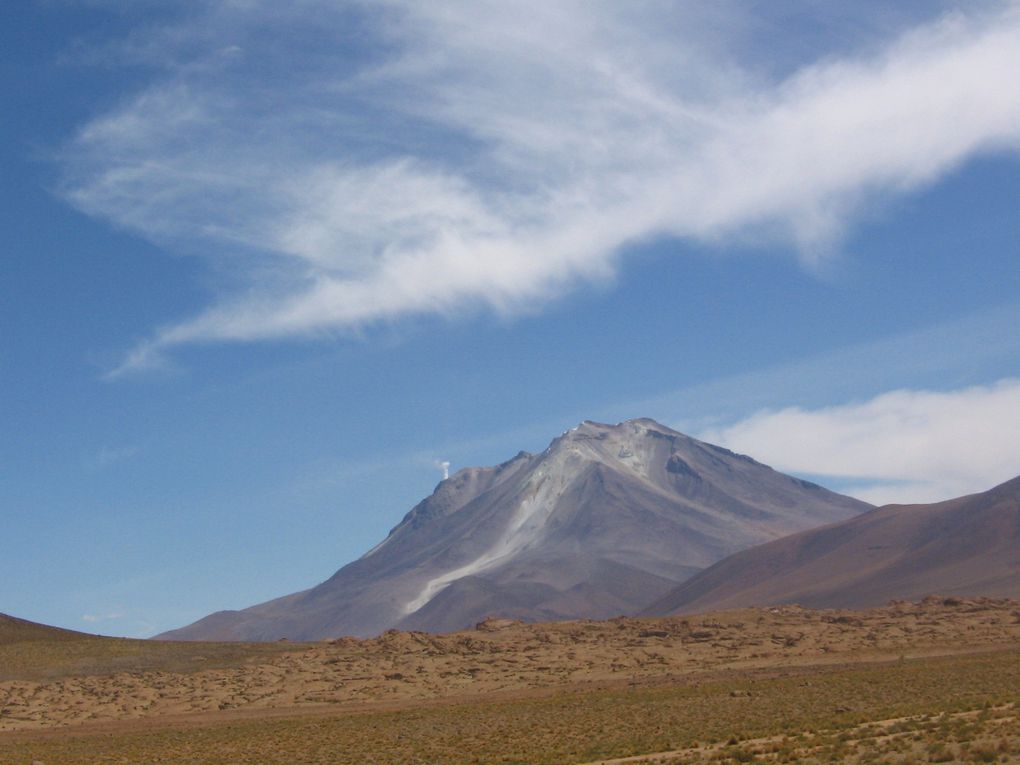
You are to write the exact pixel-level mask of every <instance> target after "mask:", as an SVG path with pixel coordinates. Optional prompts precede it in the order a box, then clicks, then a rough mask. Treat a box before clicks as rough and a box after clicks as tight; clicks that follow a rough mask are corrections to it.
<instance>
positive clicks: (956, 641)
mask: <svg viewBox="0 0 1020 765" xmlns="http://www.w3.org/2000/svg"><path fill="white" fill-rule="evenodd" d="M71 634H73V633H71ZM96 641H97V639H96V638H89V637H86V636H82V638H81V640H80V641H74V640H70V641H69V640H67V639H66V637H64V636H61V638H60V639H59V640H54V641H53V642H52V644H50V645H49V646H44V648H40V647H39V643H38V641H36V642H35V644H34V645H35V647H34V649H33V653H32V655H33V656H35V657H36V658H35V660H34V663H33V664H31V665H30V666H29V667H27V668H26V669H25V670H24V672H23V673H22V674H23V676H22V677H20V678H19V677H18V671H17V661H18V660H17V657H18V656H19V655H21V656H24V655H25V653H24V645H25V644H24V643H19V642H17V641H15V642H10V643H7V644H4V645H0V659H3V661H2V662H0V666H2V667H3V668H4V671H5V677H6V678H7V679H4V680H3V681H2V682H0V730H3V731H15V730H28V729H46V728H59V727H63V726H69V725H75V726H77V725H82V724H86V725H87V724H95V723H97V722H103V721H121V720H128V719H137V718H159V717H165V716H168V715H194V714H199V715H203V714H205V715H208V714H210V713H211V714H214V715H215V714H221V713H225V712H230V711H235V712H242V713H244V712H247V713H254V714H258V713H261V712H266V711H271V710H276V711H278V712H288V713H295V714H296V713H301V712H302V711H303V710H319V709H322V708H324V707H326V708H330V709H333V710H351V709H356V708H360V707H368V708H374V707H378V706H379V705H384V706H385V705H387V704H390V705H392V704H398V705H400V704H405V703H412V702H419V701H425V700H443V699H446V700H449V699H459V700H463V699H465V698H468V697H478V698H486V699H493V698H499V697H501V696H505V697H514V696H519V695H520V694H522V693H524V694H528V693H534V692H555V691H558V690H564V689H570V690H571V691H577V690H579V689H580V690H584V691H590V690H595V689H599V688H612V687H619V686H623V687H630V686H636V685H641V684H646V683H649V682H654V683H661V682H686V681H689V680H690V679H692V678H697V677H699V676H707V675H710V674H712V673H713V672H719V671H723V670H725V671H742V670H748V671H751V670H767V669H770V668H776V667H784V668H793V667H808V666H820V665H838V664H846V663H860V662H869V661H888V660H890V659H895V660H899V659H901V658H903V659H906V658H914V657H925V656H934V655H947V654H950V655H951V654H954V653H967V652H974V651H982V650H993V649H998V648H1002V647H1016V646H1020V603H1017V602H1015V601H1009V600H989V599H971V600H961V599H954V598H949V599H943V598H936V597H932V598H928V599H926V600H925V601H922V602H920V603H915V604H909V603H900V604H894V605H890V606H888V607H885V608H878V609H872V610H867V611H857V612H854V611H813V610H807V609H803V608H800V607H796V606H787V607H782V608H766V609H746V610H739V611H731V612H725V613H719V614H713V615H707V616H698V617H689V618H681V617H670V618H659V619H629V618H619V619H613V620H609V621H603V622H595V621H579V622H564V623H554V624H537V625H535V624H522V623H515V622H511V621H508V620H489V621H487V622H484V623H482V624H480V625H479V626H478V627H477V628H476V629H474V630H470V631H465V632H459V633H452V634H446V635H433V634H426V633H419V632H396V631H391V632H388V633H386V634H384V635H382V636H381V637H379V638H374V639H368V640H357V639H354V638H343V639H339V640H334V641H327V642H321V643H314V644H286V643H276V644H269V645H267V644H255V645H252V646H248V647H245V646H242V645H240V644H236V643H233V644H230V643H228V644H202V643H186V644H181V643H160V642H149V641H118V642H119V643H120V644H121V646H122V648H121V649H120V651H121V653H117V652H116V651H113V650H112V649H104V650H106V651H107V652H108V654H109V656H108V658H107V660H106V662H105V665H104V664H102V663H101V662H100V663H97V662H93V664H92V665H91V666H90V667H89V668H88V669H86V670H85V671H83V672H82V673H80V674H74V672H73V665H72V666H71V668H69V665H68V663H67V662H66V661H65V660H63V659H61V657H64V656H67V655H68V652H69V651H70V652H71V653H75V651H74V649H73V646H75V644H76V642H77V643H80V642H85V643H86V644H89V643H91V644H95V643H96ZM99 642H100V643H102V641H101V640H99ZM246 648H250V649H251V651H252V653H250V654H249V655H248V656H247V657H243V650H245V649H246ZM128 649H130V650H131V651H133V652H134V659H133V661H135V662H136V664H137V665H138V669H136V670H134V671H118V662H123V658H122V655H123V652H124V651H127V650H128ZM239 649H241V650H242V653H237V652H238V650H239ZM90 650H91V651H92V653H93V654H95V652H96V651H97V650H98V648H96V647H93V648H92V649H90ZM168 650H170V651H171V652H170V653H167V651H168ZM47 651H48V652H49V654H50V659H49V661H50V663H51V664H52V665H53V666H54V667H55V668H56V669H54V670H53V671H54V673H55V674H58V675H62V676H58V677H55V678H54V679H50V680H47V679H43V678H41V677H40V673H39V662H40V661H41V660H42V659H41V658H40V657H45V656H46V654H47ZM139 651H140V652H141V653H142V654H146V652H148V653H147V654H146V655H147V656H148V658H147V659H144V656H142V658H139ZM224 651H228V652H229V651H234V652H235V653H234V654H231V653H224ZM19 652H20V653H19ZM187 652H190V653H187ZM160 656H162V657H163V658H162V659H161V658H160ZM80 658H81V657H80V656H79V657H78V659H77V660H76V661H79V662H80ZM143 659H144V660H143ZM62 661H63V663H61V662H62ZM203 665H206V666H208V665H214V668H203ZM60 667H63V669H62V670H61V669H59V668H60ZM58 670H59V671H58Z"/></svg>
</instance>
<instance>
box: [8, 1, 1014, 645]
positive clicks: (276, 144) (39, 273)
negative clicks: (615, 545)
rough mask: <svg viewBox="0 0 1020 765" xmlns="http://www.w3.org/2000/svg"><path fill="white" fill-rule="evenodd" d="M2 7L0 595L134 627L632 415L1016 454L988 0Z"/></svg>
mask: <svg viewBox="0 0 1020 765" xmlns="http://www.w3.org/2000/svg"><path fill="white" fill-rule="evenodd" d="M281 5H282V4H277V3H269V2H259V1H257V0H252V1H250V2H189V3H182V4H179V5H173V4H157V3H149V2H140V3H131V4H123V3H113V2H104V1H101V0H94V1H92V2H85V1H84V0H82V1H81V2H71V1H70V0H67V1H65V0H40V1H39V2H23V3H11V4H7V5H5V6H4V9H3V11H2V14H3V22H4V23H3V24H0V50H2V51H3V54H2V59H0V65H2V67H3V77H2V80H0V81H2V83H3V88H4V102H5V119H4V120H3V122H2V123H0V130H2V131H3V135H2V139H3V140H2V141H0V158H2V159H0V161H2V168H3V176H2V177H3V182H2V184H0V194H2V195H3V204H2V205H0V216H2V221H3V231H4V234H5V235H4V247H3V257H2V260H0V296H2V299H0V391H2V396H0V416H2V422H3V424H4V433H5V435H6V437H5V438H4V439H2V440H0V512H2V514H3V515H2V519H3V529H4V535H3V539H4V543H5V544H4V555H3V556H2V560H0V582H3V584H2V585H0V611H4V612H8V613H13V614H16V615H19V616H23V617H26V618H32V619H36V620H40V621H45V622H49V623H54V624H59V625H61V626H67V627H72V628H77V629H86V630H89V631H97V632H104V633H107V634H128V635H138V636H145V635H150V634H154V633H155V632H158V631H161V630H164V629H168V628H171V627H175V626H179V625H181V624H184V623H186V622H189V621H191V620H193V619H195V618H198V617H200V616H202V615H204V614H206V613H209V612H211V611H213V610H217V609H220V608H238V607H243V606H246V605H251V604H252V603H255V602H258V601H261V600H265V599H267V598H270V597H273V596H276V595H280V594H284V593H287V592H292V591H294V590H298V589H301V588H304V587H307V586H310V585H312V584H315V583H316V582H318V581H321V580H322V579H324V578H326V577H327V576H328V575H329V574H331V573H332V572H333V571H334V570H335V569H336V568H338V567H339V566H341V565H342V564H344V563H346V562H348V561H350V560H352V559H353V558H356V557H357V556H358V555H360V554H361V553H362V552H364V551H365V550H367V549H368V548H369V547H371V546H372V545H373V544H375V543H376V542H378V541H379V539H380V538H381V537H382V536H384V535H385V533H386V532H387V531H388V530H389V529H390V528H391V527H392V526H393V525H395V524H396V523H397V522H398V521H399V520H400V518H401V517H402V516H403V514H404V513H405V512H406V511H407V510H408V509H409V508H410V507H411V506H412V505H413V504H415V503H416V502H417V501H418V500H419V499H421V498H422V497H424V496H425V495H427V494H428V493H429V492H430V491H431V490H432V488H433V487H434V485H435V483H436V481H437V480H438V479H439V478H440V477H441V472H440V469H439V468H438V467H437V462H440V461H444V460H449V461H450V462H451V463H452V467H453V469H457V468H458V467H463V466H467V465H476V464H492V463H495V462H498V461H502V460H504V459H506V458H508V457H510V456H512V455H513V454H515V453H516V452H517V451H519V450H520V449H527V450H531V451H538V450H541V449H543V448H544V447H545V445H546V444H547V442H548V441H549V439H551V438H552V437H554V436H555V435H557V434H558V433H559V432H561V431H562V430H564V429H566V428H568V427H571V426H572V425H574V424H576V423H577V422H578V421H580V420H582V419H596V420H606V421H618V420H620V419H625V418H628V417H637V416H652V417H655V418H657V419H660V420H661V421H662V422H664V423H665V424H668V425H671V426H673V427H677V428H679V429H681V430H684V431H686V432H689V433H691V434H693V435H698V436H702V437H706V438H710V439H712V440H715V441H717V442H722V443H725V444H726V445H728V446H731V447H732V448H736V449H738V450H740V451H744V452H747V453H750V454H752V455H753V456H755V457H757V458H758V459H761V460H762V461H765V462H767V463H769V464H772V465H773V466H775V467H777V468H779V469H783V470H787V471H790V472H794V473H797V474H799V475H805V476H811V477H813V478H815V479H819V480H822V482H823V483H826V484H827V485H830V486H832V487H834V488H838V489H841V490H844V491H848V492H849V493H853V494H855V495H857V496H861V497H863V498H866V499H869V500H872V501H875V502H886V501H911V500H915V501H929V500H937V499H941V498H945V497H949V496H954V495H956V494H961V493H965V492H968V491H977V490H980V489H983V488H987V487H988V486H991V485H992V484H994V483H996V482H999V481H1002V480H1006V479H1008V478H1011V477H1013V476H1015V475H1016V474H1018V473H1020V452H1018V451H1017V449H1016V436H1015V434H1016V432H1018V428H1020V332H1018V330H1017V327H1020V289H1018V287H1020V264H1018V258H1017V255H1018V252H1017V249H1018V245H1017V242H1020V214H1018V212H1020V211H1018V202H1020V163H1018V151H1017V150H1018V148H1020V81H1018V79H1017V77H1016V75H1015V73H1016V71H1020V6H1017V4H1015V3H1008V2H977V3H975V2H969V3H965V4H963V3H961V4H955V3H950V2H946V3H936V2H926V3H916V4H911V3H877V2H876V3H870V2H869V3H860V4H854V7H853V8H852V9H846V8H841V9H835V8H834V7H833V6H835V5H836V4H832V3H822V2H812V1H811V0H805V1H804V2H775V3H748V2H742V3H737V2H732V3H730V2H719V3H713V4H699V3H681V2H676V3H673V2H665V1H664V0H663V1H656V2H651V1H650V2H644V3H628V4H613V3H592V2H586V3H581V2H562V3H555V4H551V3H536V4H534V7H528V8H522V4H521V3H515V4H512V8H513V10H507V9H508V8H510V7H511V6H510V4H507V5H505V6H504V5H501V4H498V3H491V4H490V3H453V2H437V3H430V4H428V6H429V7H428V9H422V8H419V7H417V5H420V4H414V3H404V2H399V1H397V0H392V1H387V2H380V3H358V2H340V1H339V0H336V1H330V2H327V1H326V0H302V2H297V3H292V4H287V7H286V10H281Z"/></svg>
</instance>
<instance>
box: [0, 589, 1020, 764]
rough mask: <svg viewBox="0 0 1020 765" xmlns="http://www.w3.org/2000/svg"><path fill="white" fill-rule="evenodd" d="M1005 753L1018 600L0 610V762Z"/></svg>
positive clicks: (1015, 745) (682, 759)
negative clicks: (224, 634) (369, 624)
mask: <svg viewBox="0 0 1020 765" xmlns="http://www.w3.org/2000/svg"><path fill="white" fill-rule="evenodd" d="M751 761H762V762H849V763H857V762H860V763H867V762H876V763H888V764H890V765H891V764H892V763H904V764H906V763H918V762H1020V603H1018V602H1016V601H1012V600H993V599H987V598H974V599H967V598H942V597H935V596H932V597H929V598H926V599H925V600H923V601H920V602H917V603H907V602H896V603H892V604H890V605H888V606H886V607H883V608H875V609H868V610H858V611H850V610H812V609H805V608H800V607H798V606H780V607H772V608H755V609H742V610H736V611H728V612H722V613H715V614H706V615H697V616H675V617H666V618H654V619H635V618H622V617H621V618H617V619H611V620H607V621H574V622H560V623H550V624H524V623H520V622H514V621H510V620H498V619H491V620H487V621H485V622H482V623H480V624H479V625H477V627H476V628H475V629H473V630H468V631H463V632H456V633H449V634H428V633H423V632H397V631H390V632H387V633H385V634H383V635H381V636H379V637H377V638H371V639H355V638H343V637H341V638H338V639H335V640H327V641H320V642H316V643H289V642H286V641H281V642H276V643H200V642H168V641H142V640H128V639H119V638H103V637H98V636H89V635H83V634H81V633H74V632H67V631H63V630H55V629H52V628H46V627H42V626H39V625H34V624H31V623H29V622H23V621H20V620H16V619H11V618H7V617H4V618H3V620H2V621H0V763H5V764H6V763H23V764H24V765H30V764H31V763H33V762H34V763H44V764H45V765H54V764H55V763H96V762H104V763H105V762H110V763H138V764H141V763H156V762H164V763H223V764H224V765H227V764H228V763H377V764H378V765H384V764H388V763H394V764H395V763H596V762H597V763H609V762H613V763H617V762H619V763H623V762H628V763H653V762H656V763H694V762H751Z"/></svg>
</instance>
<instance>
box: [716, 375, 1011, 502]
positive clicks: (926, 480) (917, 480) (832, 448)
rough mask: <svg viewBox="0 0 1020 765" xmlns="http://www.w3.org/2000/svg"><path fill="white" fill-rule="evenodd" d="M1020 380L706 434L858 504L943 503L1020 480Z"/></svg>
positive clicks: (764, 419) (776, 417) (797, 412)
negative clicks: (831, 482)
mask: <svg viewBox="0 0 1020 765" xmlns="http://www.w3.org/2000/svg"><path fill="white" fill-rule="evenodd" d="M1018 432H1020V380H1015V379H1010V380H1002V381H1000V382H998V383H996V384H994V385H989V386H974V387H970V388H965V389H961V390H955V391H945V392H935V391H927V390H897V391H892V392H889V393H884V394H882V395H879V396H876V397H874V398H872V399H870V400H868V401H861V402H854V403H849V404H844V405H841V406H832V407H823V408H818V409H803V408H800V407H788V408H785V409H780V410H775V411H769V410H766V411H762V412H759V413H758V414H755V415H753V416H751V417H749V418H747V419H745V420H742V421H740V422H737V423H734V424H731V425H729V426H726V427H720V428H714V429H712V430H708V431H705V432H703V433H701V434H700V436H701V437H702V438H704V439H706V440H708V441H711V442H713V443H719V444H723V445H726V446H728V447H729V448H732V449H736V450H738V451H741V452H745V453H747V454H753V455H755V457H757V458H758V459H761V460H763V461H765V462H767V463H769V464H770V465H772V467H774V468H776V469H777V470H782V471H789V472H795V473H800V474H802V475H804V474H808V475H815V476H825V477H828V478H837V479H840V484H841V489H842V490H843V491H846V492H847V493H849V494H852V495H853V496H855V497H859V498H861V499H864V500H867V501H869V502H874V503H876V504H883V503H887V502H906V503H916V502H928V501H931V502H935V501H939V500H943V499H949V498H951V497H955V496H960V495H963V494H971V493H974V492H978V491H984V490H986V489H990V488H991V487H992V486H994V485H996V484H998V483H1002V482H1003V481H1007V480H1009V479H1011V478H1013V477H1015V476H1016V475H1017V473H1018V472H1020V457H1018V455H1017V450H1016V434H1017V433H1018Z"/></svg>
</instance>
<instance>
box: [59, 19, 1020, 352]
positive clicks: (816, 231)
mask: <svg viewBox="0 0 1020 765" xmlns="http://www.w3.org/2000/svg"><path fill="white" fill-rule="evenodd" d="M197 7H198V8H200V9H201V10H198V11H195V12H194V14H193V15H191V16H189V17H188V18H187V19H184V20H181V21H180V22H179V24H178V25H177V26H175V27H173V28H172V29H164V30H163V31H162V32H160V33H159V34H158V35H157V34H155V33H153V34H149V35H146V34H144V33H139V35H137V36H136V37H133V38H132V39H131V40H130V41H129V43H126V44H125V45H124V46H122V47H121V48H119V49H117V48H113V49H111V50H110V51H108V55H112V56H115V57H119V58H120V59H121V60H124V59H131V60H133V61H136V62H137V61H139V60H141V61H142V62H143V63H148V64H150V65H152V64H153V63H154V62H160V68H159V69H158V72H157V74H155V75H154V76H153V78H152V80H151V81H150V84H149V85H148V86H147V87H145V88H144V89H143V90H141V92H139V93H137V94H135V95H134V96H133V97H131V98H130V99H128V100H127V101H126V102H124V103H123V104H122V105H121V106H119V107H118V108H116V109H114V110H112V111H110V112H109V113H106V114H103V115H101V116H98V117H97V118H96V119H94V120H93V121H92V122H90V123H89V124H87V125H85V126H84V127H82V129H81V130H80V131H79V133H78V134H77V136H76V137H75V138H74V139H73V141H72V142H71V143H70V144H69V145H68V147H66V151H65V152H64V153H63V157H64V161H65V180H64V186H63V189H64V193H65V195H66V197H67V198H68V199H69V200H71V201H72V203H73V204H75V205H76V206H77V207H79V208H80V209H82V210H83V211H85V212H87V213H89V214H92V215H95V216H99V217H101V218H105V219H108V220H110V221H112V222H114V223H115V224H117V225H118V226H121V227H125V228H128V229H130V230H133V231H136V232H138V233H140V234H142V235H143V236H145V237H147V238H150V239H152V240H154V241H157V242H159V243H161V244H163V245H165V246H167V247H168V248H171V249H174V250H177V251H182V252H188V253H191V254H195V255H199V256H201V257H204V258H208V259H210V260H212V261H214V262H216V263H217V265H218V270H219V272H221V273H223V272H226V273H230V274H232V278H231V281H230V283H229V284H227V285H225V287H224V289H223V290H222V292H221V297H219V298H217V300H216V302H215V303H214V304H212V305H210V306H209V307H208V308H207V309H206V310H205V311H204V312H202V313H200V314H199V315H197V316H195V317H192V318H185V319H182V321H181V322H180V323H178V324H175V325H172V326H168V327H164V328H162V329H158V330H155V331H154V333H153V335H152V336H151V338H150V339H149V340H147V341H145V342H144V343H142V344H141V345H140V346H139V347H137V348H136V349H135V350H134V351H133V352H132V353H131V354H130V355H129V356H128V357H127V359H126V360H125V361H124V363H123V365H122V366H121V367H120V369H119V370H118V372H123V371H128V370H131V369H135V368H140V367H144V366H146V365H149V364H152V363H153V362H154V360H156V359H157V358H158V357H159V354H160V353H161V352H162V351H163V350H164V349H166V348H168V347H171V346H174V345H180V344H185V343H195V342H208V341H251V340H259V339H268V338H285V337H294V336H306V335H309V334H315V333H323V332H338V331H339V332H343V331H349V330H352V329H356V328H358V327H361V326H364V325H366V324H371V323H374V322H379V321H385V320H391V319H396V318H400V317H405V316H413V315H424V314H439V315H451V314H455V313H458V312H462V311H465V310H473V309H477V308H479V307H487V308H489V309H492V310H495V311H497V312H501V313H514V312H518V311H521V310H531V309H534V308H535V307H536V306H540V305H542V304H543V303H544V302H545V301H548V300H550V299H553V298H555V297H556V296H558V295H560V294H563V293H564V292H565V291H567V290H569V289H571V288H572V287H573V286H575V285H576V284H578V283H580V282H583V281H586V280H592V279H604V278H607V277H610V276H612V274H613V273H614V272H615V270H616V268H617V267H618V265H619V263H618V261H619V258H620V256H621V252H622V251H623V250H624V249H625V247H626V246H627V245H628V244H633V243H637V242H641V241H644V240H648V239H650V238H654V237H662V236H667V237H676V238H680V239H689V240H696V241H700V242H709V243H715V242H725V241H727V240H728V239H729V238H731V237H743V236H746V235H747V234H748V233H754V234H755V236H756V238H757V239H758V240H759V241H761V240H765V241H769V242H772V243H776V242H779V243H784V242H785V243H788V244H790V245H791V247H792V248H794V249H795V250H796V251H797V252H798V253H799V255H800V257H801V258H802V259H803V260H804V261H805V262H806V263H808V264H810V263H813V262H816V261H818V260H819V259H822V258H824V257H825V256H826V254H827V253H829V252H831V250H832V249H833V248H834V247H835V246H837V245H838V241H839V239H840V236H841V234H842V232H843V231H844V230H845V228H846V226H848V225H849V224H851V223H852V222H853V220H854V216H855V215H856V214H858V213H860V212H861V211H862V210H866V209H868V208H869V207H870V205H873V204H874V203H875V201H876V199H883V198H886V196H887V195H890V194H900V193H904V192H909V191H912V190H915V189H918V188H922V187H924V186H926V185H929V184H931V183H934V182H935V181H937V180H938V179H939V178H940V177H942V176H943V175H944V174H946V173H948V172H951V171H952V170H953V169H954V168H956V167H958V166H959V165H960V164H961V163H963V162H964V161H966V160H967V159H968V158H970V157H973V156H975V155H977V154H979V153H982V152H992V151H1002V150H1010V151H1014V150H1016V149H1017V147H1018V146H1020V79H1018V78H1017V77H1016V74H1015V73H1016V72H1017V71H1020V6H1017V4H1015V3H998V4H991V5H989V4H980V6H974V7H975V8H980V10H975V11H974V12H972V13H971V14H969V15H968V14H964V13H953V14H949V15H945V16H942V17H940V18H937V19H934V20H930V21H928V22H926V23H925V24H923V25H921V26H919V27H915V28H910V29H903V30H899V31H898V32H897V33H896V35H895V36H893V37H891V38H890V39H887V40H885V41H884V43H882V44H880V45H877V46H876V45H867V46H864V45H862V46H861V48H862V50H864V52H859V53H856V54H854V53H849V54H844V55H843V56H842V57H841V58H833V57H828V58H825V59H823V60H820V61H814V62H813V61H805V62H802V64H801V65H800V66H799V67H797V68H795V70H794V71H793V72H792V73H789V74H785V75H783V76H782V77H778V78H777V77H770V76H768V75H767V72H769V71H771V70H770V68H769V67H768V66H767V65H766V64H767V62H766V61H765V60H764V59H763V61H762V65H761V66H760V67H756V66H755V65H754V62H748V61H747V59H746V57H743V58H742V57H740V56H738V55H737V54H736V51H735V49H734V46H735V45H736V43H735V42H734V41H732V40H728V39H727V38H726V36H725V35H724V34H720V33H719V31H718V27H719V26H720V24H722V25H723V26H725V23H724V22H725V20H723V21H720V19H719V18H718V17H716V16H712V15H711V14H708V15H706V14H704V13H701V14H697V13H695V12H694V11H693V10H692V8H693V6H691V5H684V4H672V3H661V2H651V3H645V4H633V5H632V4H626V5H624V4H601V3H580V2H578V3H571V2H565V3H558V4H553V5H550V4H547V3H535V4H533V7H529V8H522V7H521V6H520V4H511V5H506V4H495V3H493V4H489V3H474V4H459V3H449V2H445V3H444V2H439V3H428V4H420V3H404V2H398V1H393V2H387V3H382V4H373V5H371V6H366V5H362V4H359V3H342V2H326V1H325V0H305V1H304V2H301V3H297V4H293V6H291V5H289V4H288V8H287V9H281V7H280V6H279V5H278V4H270V3H262V2H250V3H243V4H219V3H214V4H209V5H199V6H197ZM734 13H736V11H734ZM312 19H314V21H315V27H316V33H315V37H314V40H315V41H317V44H309V42H308V40H309V35H308V34H307V32H308V29H307V28H306V27H309V26H310V25H311V20H312ZM664 19H669V20H672V21H673V22H675V23H664ZM730 21H732V20H730ZM298 27H301V28H302V31H303V32H304V33H302V34H296V33H295V34H293V35H289V34H287V30H288V29H292V30H294V31H297V28H298ZM269 30H273V33H272V34H270V33H269ZM288 39H294V40H302V45H303V48H302V49H301V50H295V49H291V48H290V47H288V45H287V44H286V42H285V41H286V40H288ZM359 39H371V40H372V41H373V46H372V47H371V50H372V51H373V54H372V55H368V54H364V55H362V54H361V53H360V52H359V50H360V49H359V47H358V40H359ZM380 50H383V51H385V52H384V53H381V54H380V53H379V52H378V51H380ZM638 52H640V54H641V55H636V54H637V53H638ZM761 55H762V56H763V57H766V56H767V54H766V53H762V54H761ZM267 71H272V72H274V73H275V74H274V76H273V77H266V76H265V72H267Z"/></svg>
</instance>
